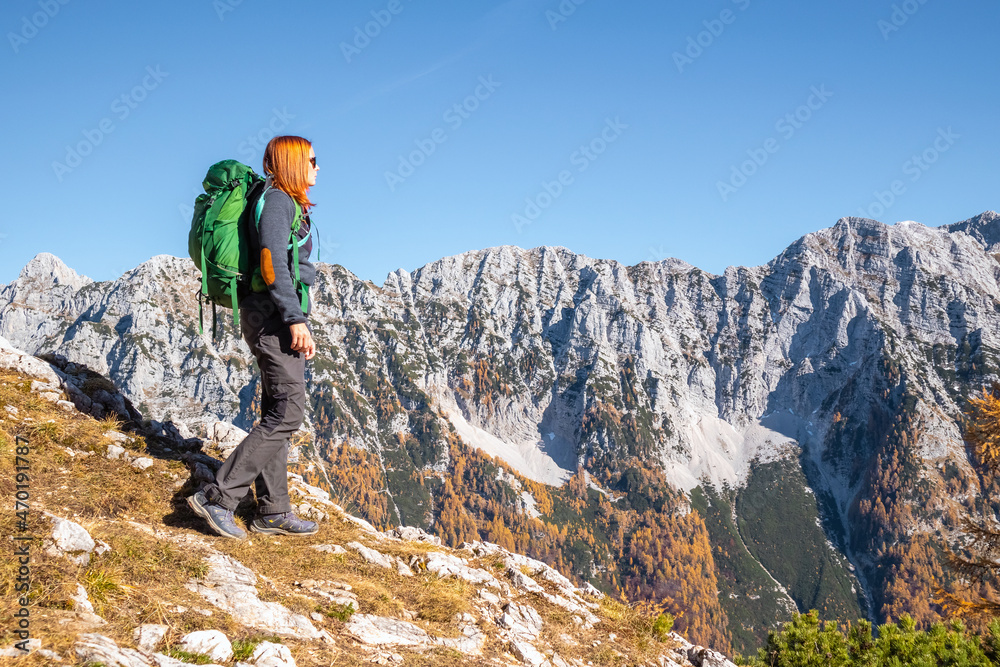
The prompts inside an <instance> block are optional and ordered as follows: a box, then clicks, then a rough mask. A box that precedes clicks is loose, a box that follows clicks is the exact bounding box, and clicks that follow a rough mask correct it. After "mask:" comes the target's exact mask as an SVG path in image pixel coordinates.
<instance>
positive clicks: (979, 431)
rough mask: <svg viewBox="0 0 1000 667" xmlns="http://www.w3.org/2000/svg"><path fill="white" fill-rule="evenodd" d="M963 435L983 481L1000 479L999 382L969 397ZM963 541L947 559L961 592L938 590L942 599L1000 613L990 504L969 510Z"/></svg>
mask: <svg viewBox="0 0 1000 667" xmlns="http://www.w3.org/2000/svg"><path fill="white" fill-rule="evenodd" d="M963 431H964V433H963V435H964V436H965V441H966V444H967V445H968V447H969V450H970V453H971V454H972V457H973V460H974V462H975V463H976V464H977V465H978V466H979V470H980V475H981V476H982V478H983V480H982V481H983V487H984V488H986V487H988V486H993V485H994V484H995V483H996V482H997V481H998V480H1000V384H996V383H994V384H993V386H992V387H991V388H990V389H988V390H985V391H984V392H983V395H982V396H980V397H978V398H973V399H970V401H969V404H968V407H967V408H966V410H965V419H964V423H963ZM962 525H963V528H964V537H965V540H964V542H965V543H964V545H962V546H960V547H959V548H958V549H957V550H954V551H953V550H952V549H950V548H946V554H947V557H948V563H949V565H950V566H951V567H952V569H953V570H955V571H956V572H957V573H958V575H959V576H960V577H962V578H963V580H964V581H963V582H962V586H961V587H960V588H959V590H958V591H957V592H951V591H943V590H942V591H939V593H940V594H941V597H942V599H943V601H944V602H945V603H946V604H947V605H948V607H949V608H951V609H952V610H954V611H955V612H956V613H958V614H962V615H967V616H978V617H985V616H996V615H1000V598H998V597H997V596H996V594H995V593H994V592H993V588H994V587H995V586H996V583H997V581H998V578H1000V522H998V521H997V518H996V515H995V512H993V511H991V510H990V505H989V504H986V505H984V511H983V512H982V515H981V516H976V517H974V516H972V515H971V514H969V515H966V517H965V520H964V521H963V524H962Z"/></svg>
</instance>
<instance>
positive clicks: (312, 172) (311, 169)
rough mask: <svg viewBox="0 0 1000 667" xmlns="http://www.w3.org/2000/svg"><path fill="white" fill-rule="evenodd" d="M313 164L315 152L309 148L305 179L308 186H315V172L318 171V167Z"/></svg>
mask: <svg viewBox="0 0 1000 667" xmlns="http://www.w3.org/2000/svg"><path fill="white" fill-rule="evenodd" d="M315 162H316V151H314V150H313V149H312V146H310V147H309V164H308V165H306V169H307V170H308V176H307V177H306V179H307V180H306V182H307V183H308V184H309V185H310V186H313V185H316V172H318V171H319V167H317V166H315Z"/></svg>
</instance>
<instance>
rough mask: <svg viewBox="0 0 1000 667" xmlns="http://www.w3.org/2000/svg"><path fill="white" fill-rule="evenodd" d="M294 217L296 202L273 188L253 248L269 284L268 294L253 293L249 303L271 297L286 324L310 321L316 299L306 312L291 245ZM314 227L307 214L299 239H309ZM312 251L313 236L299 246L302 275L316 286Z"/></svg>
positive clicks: (250, 304) (253, 236) (266, 199)
mask: <svg viewBox="0 0 1000 667" xmlns="http://www.w3.org/2000/svg"><path fill="white" fill-rule="evenodd" d="M294 218H295V203H294V202H293V201H292V198H291V197H290V196H288V194H286V193H285V192H283V191H282V190H278V189H277V188H271V189H270V190H268V191H267V196H266V197H265V198H264V208H263V210H262V211H261V215H260V224H259V226H258V233H256V234H255V233H251V251H253V252H254V253H255V254H256V257H257V258H258V259H259V261H260V269H261V275H262V277H263V278H264V283H265V284H266V285H267V293H266V295H265V294H263V293H261V294H252V295H250V297H248V299H249V300H248V301H247V302H246V304H247V305H248V306H254V305H255V303H254V302H257V303H256V305H257V307H259V306H260V305H261V304H260V303H259V301H258V300H259V299H260V298H261V297H263V298H267V296H270V299H271V301H272V302H273V303H274V305H275V306H277V309H278V313H279V315H280V316H281V320H282V322H284V323H285V324H296V323H299V322H306V321H307V320H308V317H307V315H308V311H311V310H312V299H310V300H309V304H308V309H307V312H306V313H303V312H302V307H301V302H300V297H299V295H298V293H297V292H296V285H295V267H294V266H292V250H291V249H290V248H289V247H288V245H289V244H288V239H289V235H290V234H291V230H292V220H293V219H294ZM310 226H311V224H310V221H309V218H308V216H303V219H302V224H301V225H300V226H299V230H298V232H297V234H296V236H297V238H298V239H299V240H301V239H303V238H305V236H306V234H307V233H308V232H309V228H310ZM311 252H312V238H311V237H310V239H309V240H308V241H306V242H305V243H304V244H303V245H302V246H301V247H300V248H299V278H300V279H301V280H302V282H303V283H305V284H306V285H312V284H313V280H314V279H315V277H316V267H314V266H313V265H312V263H311V262H310V261H309V254H310V253H311Z"/></svg>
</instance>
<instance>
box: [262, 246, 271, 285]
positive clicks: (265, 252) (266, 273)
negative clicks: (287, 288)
mask: <svg viewBox="0 0 1000 667" xmlns="http://www.w3.org/2000/svg"><path fill="white" fill-rule="evenodd" d="M260 274H261V276H263V278H264V282H265V283H267V284H268V285H273V284H274V264H272V263H271V251H270V250H269V249H267V248H261V250H260Z"/></svg>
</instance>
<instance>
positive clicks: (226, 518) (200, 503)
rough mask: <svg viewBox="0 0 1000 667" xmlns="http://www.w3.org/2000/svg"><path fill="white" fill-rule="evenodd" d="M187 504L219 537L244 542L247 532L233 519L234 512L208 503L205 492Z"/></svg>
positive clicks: (190, 499) (192, 497) (196, 495)
mask: <svg viewBox="0 0 1000 667" xmlns="http://www.w3.org/2000/svg"><path fill="white" fill-rule="evenodd" d="M187 504H188V506H189V507H190V508H191V509H192V510H193V511H194V513H195V514H197V515H198V516H200V517H201V518H203V519H204V520H205V521H207V522H208V525H209V526H211V528H212V530H214V531H215V532H217V533H218V534H219V535H222V536H223V537H231V538H233V539H234V540H242V539H243V538H244V537H246V536H247V534H246V532H245V531H244V530H243V529H242V528H240V527H239V525H238V524H237V523H236V519H234V518H233V511H232V510H227V509H226V508H225V507H223V506H222V505H217V504H215V503H210V502H208V498H206V497H205V494H204V493H203V492H201V491H199V492H198V493H196V494H194V495H193V496H189V497H188V499H187Z"/></svg>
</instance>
